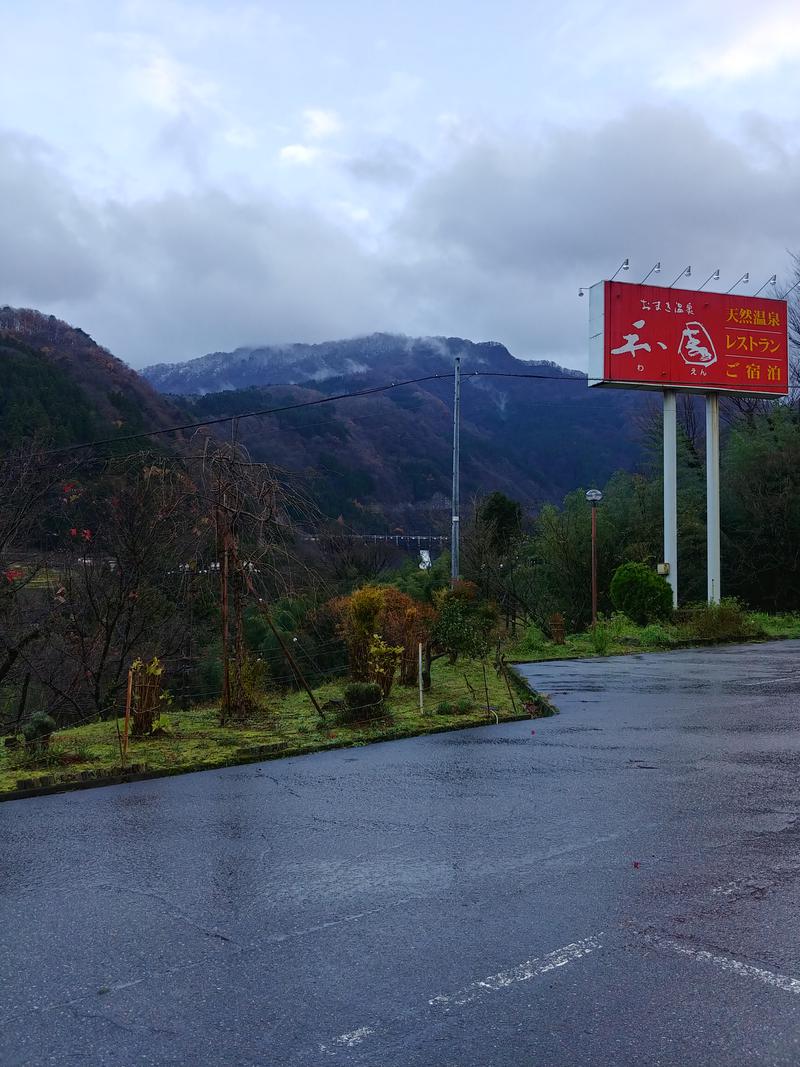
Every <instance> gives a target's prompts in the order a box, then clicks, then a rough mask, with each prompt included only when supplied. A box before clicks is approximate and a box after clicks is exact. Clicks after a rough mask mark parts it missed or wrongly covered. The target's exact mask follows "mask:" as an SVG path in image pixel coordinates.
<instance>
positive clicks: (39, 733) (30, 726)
mask: <svg viewBox="0 0 800 1067" xmlns="http://www.w3.org/2000/svg"><path fill="white" fill-rule="evenodd" d="M55 728H56V722H55V719H53V718H51V716H50V715H48V714H47V713H46V712H44V711H37V712H36V713H35V714H34V715H32V716H31V718H30V719H29V720H28V722H26V723H25V725H24V726H23V728H22V736H23V737H24V738H25V746H26V748H27V749H28V751H29V752H32V753H35V754H37V755H43V754H44V753H45V752H46V751H47V749H48V747H49V745H50V736H51V735H52V733H53V731H54V730H55Z"/></svg>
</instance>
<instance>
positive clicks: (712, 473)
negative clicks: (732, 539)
mask: <svg viewBox="0 0 800 1067" xmlns="http://www.w3.org/2000/svg"><path fill="white" fill-rule="evenodd" d="M706 537H707V545H708V550H707V555H708V602H709V604H718V603H719V598H720V570H721V567H720V531H719V393H707V394H706Z"/></svg>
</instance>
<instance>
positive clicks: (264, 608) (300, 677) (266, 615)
mask: <svg viewBox="0 0 800 1067" xmlns="http://www.w3.org/2000/svg"><path fill="white" fill-rule="evenodd" d="M261 610H262V612H263V613H264V618H265V619H266V620H267V625H268V626H269V628H270V630H272V632H273V634H274V635H275V640H276V641H277V642H278V644H279V645H280V646H281V648H282V649H283V654H284V656H286V659H287V660H288V662H289V666H290V667H291V668H292V671H293V672H294V675H295V678H297V680H298V682H299V683H300V684H301V685H302V687H303V689H305V691H306V693H307V694H308V699H309V700H310V701H311V703H312V704H313V705H314V707H315V708H316V710H317V714H318V715H319V717H320V719H322V721H323V722H325V714H324V712H323V711H322V708H321V707H320V706H319V703H318V701H317V698H316V697H315V696H314V694H313V692H312V691H311V686H310V685H309V684H308V682H307V681H306V680H305V677H304V675H303V672H302V671H301V670H300V668H299V667H298V665H297V662H296V661H295V658H294V656H293V655H292V654H291V652H290V651H289V649H288V648H287V647H286V643H285V642H284V640H283V638H282V637H281V635H280V634H279V633H278V630H277V629H276V627H275V623H274V622H273V621H272V616H271V615H270V613H269V610H268V608H267V606H266V605H265V604H262V605H261Z"/></svg>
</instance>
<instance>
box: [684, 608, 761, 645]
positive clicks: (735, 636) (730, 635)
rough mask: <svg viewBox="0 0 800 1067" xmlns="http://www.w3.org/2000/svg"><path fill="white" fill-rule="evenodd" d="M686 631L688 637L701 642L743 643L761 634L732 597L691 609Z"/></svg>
mask: <svg viewBox="0 0 800 1067" xmlns="http://www.w3.org/2000/svg"><path fill="white" fill-rule="evenodd" d="M687 630H688V633H689V636H690V637H695V638H698V639H699V640H701V641H744V640H747V638H749V637H757V636H759V634H760V633H761V632H762V631H760V630H759V628H758V626H756V625H755V624H754V623H753V621H752V620H751V619H750V618H749V616H748V614H747V612H746V611H745V609H744V607H743V606H742V605H741V604H740V603H739V601H738V600H736V599H734V598H733V597H723V599H722V600H720V602H719V603H718V604H699V605H698V606H697V607H696V608H693V609H692V611H691V614H690V616H689V621H688V624H687Z"/></svg>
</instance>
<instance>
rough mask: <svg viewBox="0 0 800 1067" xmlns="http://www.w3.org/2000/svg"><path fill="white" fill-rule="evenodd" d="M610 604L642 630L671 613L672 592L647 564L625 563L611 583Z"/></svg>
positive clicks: (666, 583)
mask: <svg viewBox="0 0 800 1067" xmlns="http://www.w3.org/2000/svg"><path fill="white" fill-rule="evenodd" d="M611 602H612V603H613V605H614V607H615V608H616V609H617V610H618V611H623V612H624V613H625V614H626V615H627V616H628V618H629V619H633V621H634V622H636V623H638V624H639V625H640V626H646V625H647V624H648V623H650V622H656V621H657V620H658V619H667V618H669V616H670V614H671V613H672V589H671V588H670V586H669V583H668V582H667V580H666V578H662V577H661V575H660V574H656V573H655V571H653V570H652V569H651V568H650V567H648V566H647V564H646V563H623V564H622V566H621V567H617V569H616V571H615V572H614V577H613V578H612V579H611Z"/></svg>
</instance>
